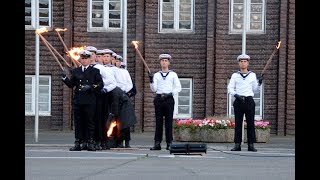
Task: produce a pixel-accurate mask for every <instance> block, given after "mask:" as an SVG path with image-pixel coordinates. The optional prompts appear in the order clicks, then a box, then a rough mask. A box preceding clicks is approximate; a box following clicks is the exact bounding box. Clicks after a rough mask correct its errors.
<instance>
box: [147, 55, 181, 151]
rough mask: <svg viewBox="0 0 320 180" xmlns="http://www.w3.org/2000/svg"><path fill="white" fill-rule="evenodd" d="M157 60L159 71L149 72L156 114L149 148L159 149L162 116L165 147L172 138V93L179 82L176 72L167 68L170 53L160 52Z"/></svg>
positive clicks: (177, 88)
mask: <svg viewBox="0 0 320 180" xmlns="http://www.w3.org/2000/svg"><path fill="white" fill-rule="evenodd" d="M159 61H160V65H161V71H158V72H157V73H155V74H154V75H152V74H149V79H150V88H151V91H152V92H155V93H156V96H155V98H154V101H153V103H154V108H155V115H156V131H155V136H154V146H153V147H152V148H150V150H161V141H162V132H163V116H164V117H165V133H166V143H167V148H166V149H167V150H169V148H170V146H171V144H172V140H173V136H172V121H173V110H174V99H173V95H175V94H177V93H178V92H180V91H181V84H180V81H179V78H178V75H177V73H175V72H174V71H172V70H169V65H170V61H171V55H170V54H160V56H159Z"/></svg>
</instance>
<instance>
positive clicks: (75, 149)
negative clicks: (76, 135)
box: [69, 141, 81, 151]
mask: <svg viewBox="0 0 320 180" xmlns="http://www.w3.org/2000/svg"><path fill="white" fill-rule="evenodd" d="M69 151H81V147H80V142H79V141H75V142H74V146H73V147H72V148H70V149H69Z"/></svg>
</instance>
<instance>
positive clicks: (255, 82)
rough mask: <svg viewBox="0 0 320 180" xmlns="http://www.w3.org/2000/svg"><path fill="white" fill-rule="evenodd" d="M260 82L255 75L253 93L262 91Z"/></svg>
mask: <svg viewBox="0 0 320 180" xmlns="http://www.w3.org/2000/svg"><path fill="white" fill-rule="evenodd" d="M260 85H261V84H259V80H258V79H257V75H256V74H255V73H253V83H252V91H253V93H257V92H259V91H260Z"/></svg>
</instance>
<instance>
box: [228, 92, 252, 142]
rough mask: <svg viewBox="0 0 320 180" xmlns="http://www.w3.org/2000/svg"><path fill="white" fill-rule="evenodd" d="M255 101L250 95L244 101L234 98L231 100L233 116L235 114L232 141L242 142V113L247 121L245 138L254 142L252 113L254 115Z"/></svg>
mask: <svg viewBox="0 0 320 180" xmlns="http://www.w3.org/2000/svg"><path fill="white" fill-rule="evenodd" d="M255 106H256V104H255V102H254V100H253V98H252V97H248V98H245V102H241V101H239V100H238V99H236V100H235V101H234V102H233V107H234V116H235V133H234V142H235V143H241V142H242V123H243V115H245V117H246V122H247V140H248V143H254V142H256V135H255V126H254V115H255Z"/></svg>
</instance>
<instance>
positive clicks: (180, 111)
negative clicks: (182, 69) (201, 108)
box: [173, 78, 193, 118]
mask: <svg viewBox="0 0 320 180" xmlns="http://www.w3.org/2000/svg"><path fill="white" fill-rule="evenodd" d="M179 80H180V83H181V91H180V92H179V93H178V94H176V95H175V96H174V101H175V103H174V112H173V118H191V116H192V95H193V89H192V79H191V78H179Z"/></svg>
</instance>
